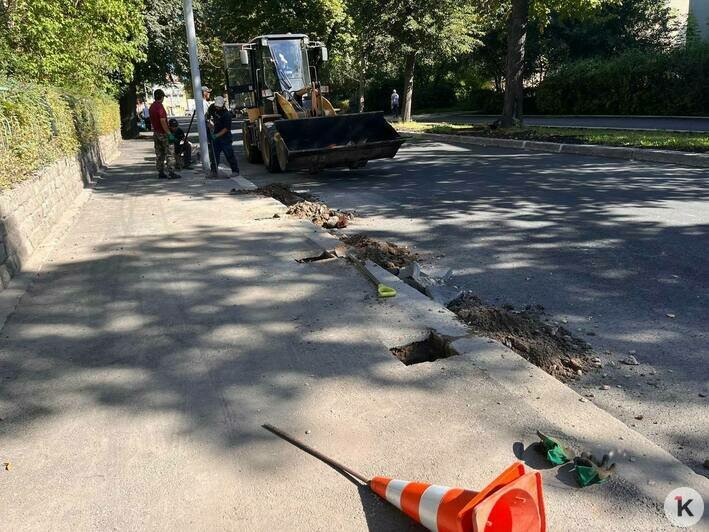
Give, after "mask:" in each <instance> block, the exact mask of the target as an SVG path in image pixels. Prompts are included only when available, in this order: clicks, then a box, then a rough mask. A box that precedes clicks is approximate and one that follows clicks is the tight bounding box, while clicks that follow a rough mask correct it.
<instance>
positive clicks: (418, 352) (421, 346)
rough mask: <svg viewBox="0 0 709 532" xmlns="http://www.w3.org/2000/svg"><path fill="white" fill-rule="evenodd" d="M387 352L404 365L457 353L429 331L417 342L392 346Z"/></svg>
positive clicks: (429, 360)
mask: <svg viewBox="0 0 709 532" xmlns="http://www.w3.org/2000/svg"><path fill="white" fill-rule="evenodd" d="M389 352H391V354H392V355H394V356H395V357H396V358H398V359H399V360H400V361H401V362H402V363H403V364H404V365H406V366H411V365H413V364H421V363H422V362H434V361H435V360H439V359H441V358H448V357H451V356H455V355H457V353H455V352H454V351H452V350H451V349H450V348H449V347H448V345H447V342H446V341H445V340H444V339H443V338H441V337H440V336H439V335H437V334H435V333H430V334H429V335H428V336H427V337H426V338H425V339H424V340H421V341H419V342H412V343H410V344H406V345H402V346H399V347H392V348H391V349H389Z"/></svg>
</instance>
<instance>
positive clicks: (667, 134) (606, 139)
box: [393, 122, 709, 153]
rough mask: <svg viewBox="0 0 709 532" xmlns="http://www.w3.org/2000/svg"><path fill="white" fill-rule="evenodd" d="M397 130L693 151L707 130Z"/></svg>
mask: <svg viewBox="0 0 709 532" xmlns="http://www.w3.org/2000/svg"><path fill="white" fill-rule="evenodd" d="M393 125H394V127H396V128H397V129H398V130H400V131H412V132H421V133H443V134H448V135H471V136H480V137H494V138H507V139H520V140H539V141H546V142H560V143H563V144H600V145H605V146H623V147H629V148H646V149H658V150H676V151H687V152H697V153H707V152H709V133H700V132H698V133H675V132H671V131H628V130H613V129H583V128H562V127H525V128H510V129H500V128H498V129H491V128H490V127H489V126H486V125H470V124H450V123H445V122H442V123H426V122H405V123H395V124H393Z"/></svg>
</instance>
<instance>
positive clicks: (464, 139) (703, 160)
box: [401, 130, 709, 168]
mask: <svg viewBox="0 0 709 532" xmlns="http://www.w3.org/2000/svg"><path fill="white" fill-rule="evenodd" d="M401 132H402V133H404V134H406V135H411V136H414V137H418V138H423V139H429V140H438V141H446V142H455V143H458V144H468V145H473V146H483V147H488V146H494V147H499V148H514V149H522V150H531V151H542V152H549V153H571V154H576V155H590V156H594V157H610V158H613V159H626V160H632V161H649V162H658V163H667V164H676V165H686V166H693V167H698V168H709V154H706V153H691V152H681V151H669V150H651V149H644V148H623V147H621V146H603V145H597V144H560V143H556V142H539V141H532V140H516V139H495V138H490V137H470V136H467V135H466V136H463V135H448V134H440V133H420V132H417V131H406V130H402V131H401Z"/></svg>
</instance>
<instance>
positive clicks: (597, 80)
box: [536, 43, 709, 115]
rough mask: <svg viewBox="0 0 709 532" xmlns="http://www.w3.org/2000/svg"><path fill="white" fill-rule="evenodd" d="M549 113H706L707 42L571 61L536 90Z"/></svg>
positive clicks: (708, 98) (708, 109)
mask: <svg viewBox="0 0 709 532" xmlns="http://www.w3.org/2000/svg"><path fill="white" fill-rule="evenodd" d="M536 96H537V106H538V109H539V111H540V112H543V113H550V114H629V115H706V114H707V113H708V112H709V44H706V43H705V44H695V45H692V46H689V47H687V48H678V49H675V50H670V51H668V52H665V53H649V52H647V51H630V52H627V53H625V54H622V55H619V56H617V57H614V58H610V59H588V60H584V61H579V62H575V63H571V64H569V65H566V66H565V67H562V68H561V69H560V70H559V71H557V72H555V73H554V74H551V75H548V76H547V77H546V79H545V80H544V81H543V82H542V83H541V84H540V86H539V87H538V89H537V92H536Z"/></svg>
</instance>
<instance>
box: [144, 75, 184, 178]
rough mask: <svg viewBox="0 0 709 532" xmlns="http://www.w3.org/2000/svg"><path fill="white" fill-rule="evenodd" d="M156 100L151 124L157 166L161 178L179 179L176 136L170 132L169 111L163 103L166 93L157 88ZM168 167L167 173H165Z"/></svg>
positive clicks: (152, 107)
mask: <svg viewBox="0 0 709 532" xmlns="http://www.w3.org/2000/svg"><path fill="white" fill-rule="evenodd" d="M153 98H155V101H154V102H153V104H152V105H151V106H150V125H151V126H152V130H153V144H154V146H155V167H156V168H157V171H158V178H159V179H178V178H180V177H181V176H180V175H178V174H176V173H175V146H174V142H175V137H174V136H173V135H172V133H170V128H169V126H168V124H167V112H166V111H165V107H163V105H162V101H163V100H164V99H165V93H164V92H163V91H162V89H157V90H156V91H155V92H154V93H153ZM165 167H167V174H166V173H165Z"/></svg>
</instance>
